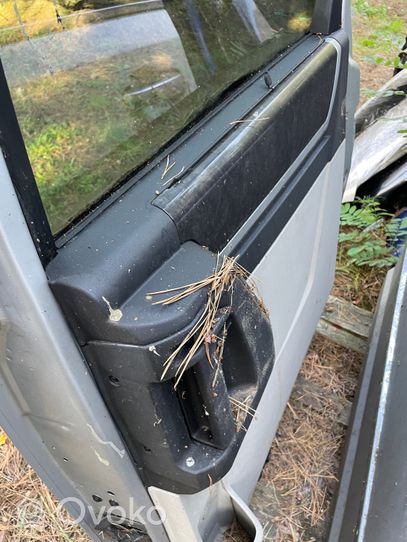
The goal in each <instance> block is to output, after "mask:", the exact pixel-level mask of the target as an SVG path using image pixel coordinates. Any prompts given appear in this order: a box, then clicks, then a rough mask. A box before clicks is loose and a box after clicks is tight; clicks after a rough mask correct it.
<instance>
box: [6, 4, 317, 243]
mask: <svg viewBox="0 0 407 542" xmlns="http://www.w3.org/2000/svg"><path fill="white" fill-rule="evenodd" d="M314 3H315V0H273V1H270V0H211V1H209V0H168V1H165V0H164V1H161V0H139V1H135V2H130V1H129V2H126V1H121V2H115V1H105V0H3V1H2V2H1V6H0V15H1V16H0V56H1V60H2V62H3V66H4V69H5V72H6V76H7V80H8V84H9V87H10V90H11V94H12V97H13V101H14V106H15V109H16V113H17V117H18V120H19V123H20V127H21V130H22V133H23V136H24V139H25V143H26V146H27V151H28V155H29V157H30V160H31V164H32V167H33V171H34V175H35V178H36V181H37V183H38V186H39V190H40V193H41V197H42V199H43V203H44V206H45V209H46V212H47V215H48V218H49V221H50V224H51V228H52V231H53V232H54V233H58V232H59V231H61V230H62V229H63V228H64V227H65V226H66V225H67V224H68V223H69V222H70V221H72V220H73V219H74V218H75V217H76V216H78V215H79V214H80V213H82V212H83V211H85V210H86V209H87V208H88V207H89V206H90V205H91V204H92V203H94V202H95V201H96V200H97V199H99V198H100V197H101V196H102V195H103V194H104V193H105V192H107V191H108V190H109V189H111V187H112V186H114V185H115V184H117V183H118V182H120V181H122V180H124V179H125V178H126V177H128V176H129V175H130V174H131V173H132V172H133V171H134V170H135V169H136V168H137V167H139V166H140V165H141V164H143V163H144V162H146V161H147V160H148V159H149V158H151V156H153V155H154V154H155V153H156V152H157V151H158V150H159V149H160V147H162V146H163V145H164V144H165V143H166V142H168V141H169V140H170V139H171V138H173V137H174V136H175V135H176V134H177V133H178V132H180V130H182V129H183V128H184V127H185V126H187V125H188V124H189V123H190V122H191V121H193V120H194V118H196V117H197V115H199V114H200V113H202V112H203V111H204V110H205V109H207V108H208V107H210V106H211V105H213V104H214V103H215V102H216V100H218V99H219V96H220V95H221V94H222V93H223V92H224V91H225V90H226V89H227V88H228V87H230V85H231V84H233V83H235V82H236V81H238V80H240V79H241V78H243V77H246V76H248V75H249V74H251V73H253V72H255V71H256V70H258V69H259V68H260V67H261V66H262V65H264V64H265V63H267V62H269V61H270V60H271V59H272V58H273V57H274V56H275V55H276V54H277V53H279V52H280V51H282V50H283V49H285V48H286V47H288V46H289V45H290V44H292V43H294V42H295V41H297V40H298V39H299V38H300V37H301V36H303V35H304V34H305V33H306V32H307V31H308V30H309V27H310V23H311V16H312V11H313V5H314Z"/></svg>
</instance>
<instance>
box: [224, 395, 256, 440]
mask: <svg viewBox="0 0 407 542" xmlns="http://www.w3.org/2000/svg"><path fill="white" fill-rule="evenodd" d="M229 401H230V404H231V406H232V414H233V417H234V419H235V425H236V432H237V433H238V432H239V431H240V430H241V429H243V430H244V431H246V428H245V427H244V422H245V421H246V418H247V416H250V417H252V418H254V417H255V415H256V411H255V410H254V408H252V407H251V406H250V405H251V404H252V402H253V395H248V396H247V397H245V399H243V401H239V399H236V397H232V396H231V395H230V396H229Z"/></svg>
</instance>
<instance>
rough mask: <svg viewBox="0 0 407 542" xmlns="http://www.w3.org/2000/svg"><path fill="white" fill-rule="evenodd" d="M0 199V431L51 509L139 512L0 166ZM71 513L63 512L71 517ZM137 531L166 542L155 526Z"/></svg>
mask: <svg viewBox="0 0 407 542" xmlns="http://www.w3.org/2000/svg"><path fill="white" fill-rule="evenodd" d="M0 199H1V201H2V205H3V208H4V209H7V212H3V213H1V215H0V258H1V262H2V265H1V267H0V307H1V311H2V312H1V322H0V331H1V353H0V390H1V402H0V424H1V426H2V427H4V429H5V431H6V432H7V433H8V434H9V436H10V438H11V439H12V440H13V442H14V443H15V444H16V446H17V447H18V448H19V449H20V450H21V452H22V453H23V455H24V456H25V458H26V460H27V461H28V462H29V463H30V464H31V465H32V467H33V468H34V469H35V470H36V471H37V472H38V474H39V475H40V476H41V478H42V479H43V480H44V482H45V483H46V484H47V485H48V486H49V487H50V488H51V490H52V491H53V492H54V493H55V495H56V496H57V497H58V498H59V499H64V498H67V497H69V498H71V499H79V501H80V502H82V503H84V504H85V505H86V506H87V505H89V506H92V508H93V509H94V510H95V512H96V513H98V511H99V510H100V509H101V507H103V506H104V505H106V503H107V501H108V500H109V494H108V493H107V491H110V492H111V493H113V494H114V497H113V498H114V499H115V500H116V501H117V502H118V503H119V504H120V505H121V506H122V507H124V508H125V509H126V511H128V510H129V509H130V507H131V506H132V504H131V503H132V502H133V505H134V508H135V509H136V510H137V509H138V508H139V507H140V506H144V507H145V509H146V510H145V511H147V509H148V508H150V507H151V506H152V503H151V501H150V499H149V497H148V494H147V492H146V490H145V489H144V487H143V485H142V484H141V482H140V480H139V478H138V476H137V473H136V471H135V469H134V465H133V464H132V462H131V461H130V458H129V456H128V453H127V450H126V449H125V446H124V444H123V442H122V440H121V437H120V436H119V434H118V432H117V430H116V428H115V426H114V424H113V422H112V420H111V418H110V415H109V413H108V411H107V409H106V407H105V404H104V402H103V400H102V398H101V396H100V394H99V391H98V390H97V388H96V385H95V383H94V381H93V379H92V377H91V375H90V374H89V369H88V367H87V365H86V364H85V362H84V360H83V357H82V355H81V353H80V350H79V349H78V348H77V346H76V344H75V342H74V340H73V338H72V335H71V332H70V330H69V329H68V326H67V323H66V321H65V319H64V317H63V316H62V313H61V310H60V308H59V306H58V305H57V303H56V301H55V299H54V297H53V295H52V293H51V290H50V289H49V286H48V282H47V278H46V276H45V273H44V270H43V268H42V266H41V263H40V260H39V259H38V256H37V252H36V249H35V246H34V244H33V241H32V239H31V237H30V234H29V231H28V229H27V225H26V222H25V219H24V216H23V214H22V211H21V208H20V206H19V203H18V199H17V196H16V194H15V191H14V189H13V186H12V183H11V180H10V176H9V173H8V170H7V167H6V165H5V162H4V159H3V157H2V156H0ZM17 247H18V250H16V248H17ZM92 495H97V496H100V497H101V498H102V499H103V500H102V502H100V503H96V502H95V501H94V500H93V498H92ZM132 499H133V501H132ZM74 504H75V502H74V501H73V500H72V501H71V502H70V503H67V508H68V509H69V510H70V511H71V512H72V513H74V514H75V515H76V514H77V513H78V509H77V507H75V506H74ZM145 511H144V512H145ZM128 513H129V514H130V512H128ZM94 525H95V522H94V521H93V520H92V518H91V517H90V515H89V513H87V514H86V517H85V520H84V523H83V526H84V527H85V528H86V527H87V528H88V532H89V534H91V536H93V537H94V538H95V540H96V539H98V536H97V535H96V533H95V530H94V528H93V527H94ZM147 530H148V531H149V533H150V534H151V535H152V536H153V537H154V540H157V541H165V540H167V538H166V535H165V532H164V530H163V528H162V526H161V525H153V524H150V525H148V526H147Z"/></svg>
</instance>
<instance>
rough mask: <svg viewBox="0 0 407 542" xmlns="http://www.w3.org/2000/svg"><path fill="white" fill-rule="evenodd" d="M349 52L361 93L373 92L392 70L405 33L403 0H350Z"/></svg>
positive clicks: (405, 21)
mask: <svg viewBox="0 0 407 542" xmlns="http://www.w3.org/2000/svg"><path fill="white" fill-rule="evenodd" d="M352 5H353V25H354V36H353V55H354V57H355V59H356V61H357V62H358V63H359V65H360V66H361V76H362V77H361V94H362V98H363V99H366V98H367V97H370V96H371V95H373V94H374V92H375V91H376V90H377V89H378V88H380V87H381V86H382V85H383V84H384V82H386V80H388V79H390V77H391V74H392V68H391V66H390V67H389V66H385V65H384V63H385V61H389V62H393V60H394V59H396V58H397V55H398V53H399V52H400V49H401V46H402V45H403V43H404V38H405V36H406V34H407V14H406V10H405V4H404V1H403V0H401V1H400V2H398V1H395V2H384V1H383V0H353V2H352Z"/></svg>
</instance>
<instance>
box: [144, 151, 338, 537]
mask: <svg viewBox="0 0 407 542" xmlns="http://www.w3.org/2000/svg"><path fill="white" fill-rule="evenodd" d="M344 163H345V143H343V144H342V145H341V147H340V149H339V150H338V152H337V154H336V155H335V157H334V159H333V160H332V161H331V163H330V164H328V165H327V166H326V168H325V169H324V171H323V172H322V173H321V175H320V176H319V178H318V179H317V181H316V182H315V184H314V186H313V187H312V189H311V190H310V191H309V193H308V195H307V197H306V198H305V199H304V200H303V202H302V204H301V205H300V207H299V208H298V210H297V212H296V213H295V214H294V215H293V216H292V218H291V220H290V221H289V222H288V224H287V226H286V227H285V228H284V230H283V231H282V232H281V234H280V236H279V237H278V239H277V240H276V242H275V243H274V244H273V246H272V247H271V248H270V250H269V251H268V252H267V254H266V255H265V257H264V258H263V260H262V261H261V262H260V263H259V265H258V266H257V267H256V269H255V270H254V272H253V277H254V278H255V280H256V281H257V284H258V288H259V292H260V295H261V296H262V298H263V301H264V303H265V305H266V306H267V308H268V309H269V310H270V319H271V322H272V326H273V331H274V340H275V349H276V363H275V366H274V369H273V372H272V374H271V377H270V380H269V382H268V384H267V387H266V388H265V391H264V393H263V397H262V399H261V401H260V404H259V406H258V408H257V409H256V412H257V413H256V416H255V417H254V419H253V421H252V423H251V425H250V427H249V430H248V432H247V434H246V435H245V438H244V439H243V442H242V445H241V447H240V449H239V452H238V454H237V456H236V459H235V461H234V463H233V466H232V468H231V469H230V471H229V472H228V474H227V475H226V476H225V478H224V480H223V481H222V482H220V483H218V484H215V485H214V486H211V487H209V488H208V489H206V490H204V491H201V492H200V493H198V494H195V495H176V494H173V493H170V492H167V491H163V490H161V489H158V488H153V487H150V488H149V492H150V494H151V496H152V499H153V500H154V502H155V504H156V505H157V506H162V507H165V509H171V510H173V511H174V513H171V517H169V516H168V515H167V518H166V521H165V526H166V529H167V531H168V533H169V536H170V540H172V541H174V542H175V541H176V542H195V541H196V542H201V541H204V542H210V541H211V540H216V536H217V535H219V531H220V530H221V528H222V527H223V528H225V527H226V526H227V525H228V522H229V521H230V518H231V516H232V514H233V513H234V512H235V511H236V507H235V504H234V503H233V501H232V499H231V497H230V495H229V488H232V490H233V492H235V494H236V495H238V497H239V499H241V501H242V502H243V503H248V502H249V500H250V497H251V494H252V492H253V491H254V487H255V485H256V482H257V479H258V477H259V475H260V473H261V469H262V467H263V464H264V461H265V460H266V457H267V454H268V451H269V449H270V446H271V442H272V440H273V437H274V434H275V431H276V429H277V426H278V423H279V421H280V418H281V416H282V413H283V411H284V408H285V405H286V403H287V400H288V397H289V394H290V392H291V389H292V386H293V384H294V381H295V378H296V376H297V373H298V371H299V368H300V366H301V363H302V360H303V359H304V356H305V353H306V350H307V348H308V345H309V343H310V341H311V338H312V335H313V333H314V331H315V327H316V324H317V321H318V319H319V317H320V314H321V312H322V309H323V307H324V304H325V300H326V298H327V296H328V293H329V290H330V288H331V285H332V282H333V277H334V272H335V255H336V241H335V240H336V237H337V233H338V227H339V202H340V199H341V195H342V178H343V171H344ZM288 247H289V250H288ZM304 270H306V272H304ZM217 500H221V501H222V502H223V506H222V507H215V509H214V510H213V509H212V506H211V505H212V503H213V502H214V501H217ZM225 503H226V504H225ZM237 513H238V515H239V514H240V517H239V519H240V520H241V521H243V523H244V522H245V516H246V515H250V512H249V511H248V510H247V509H246V511H245V509H244V507H243V506H241V508H240V513H239V511H238V512H237ZM247 522H248V523H251V524H252V525H255V523H254V522H253V521H252V520H251V519H250V517H249V519H247V518H246V523H247ZM181 523H182V524H183V525H185V528H184V529H183V530H182V532H180V531H179V530H178V525H180V524H181ZM208 525H210V526H213V525H216V526H218V531H217V532H216V531H215V532H213V531H210V530H209V528H208ZM258 530H259V526H258V525H257V531H258ZM208 531H209V534H208ZM184 532H185V535H184V534H183V533H184ZM173 533H175V534H173ZM209 535H211V537H209ZM255 536H256V537H259V538H255V540H261V533H259V532H257V533H256V534H255Z"/></svg>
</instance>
